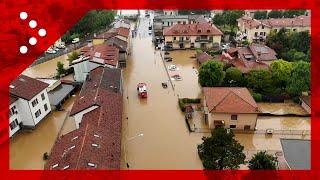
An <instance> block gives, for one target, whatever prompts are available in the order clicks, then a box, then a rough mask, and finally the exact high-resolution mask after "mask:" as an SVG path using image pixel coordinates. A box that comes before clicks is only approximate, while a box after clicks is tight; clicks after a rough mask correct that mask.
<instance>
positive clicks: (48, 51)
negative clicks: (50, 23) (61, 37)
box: [46, 48, 57, 54]
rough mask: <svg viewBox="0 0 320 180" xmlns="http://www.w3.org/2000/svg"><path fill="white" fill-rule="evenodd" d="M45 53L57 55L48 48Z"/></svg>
mask: <svg viewBox="0 0 320 180" xmlns="http://www.w3.org/2000/svg"><path fill="white" fill-rule="evenodd" d="M46 53H48V54H55V53H57V51H55V50H53V49H51V48H49V49H48V50H47V51H46Z"/></svg>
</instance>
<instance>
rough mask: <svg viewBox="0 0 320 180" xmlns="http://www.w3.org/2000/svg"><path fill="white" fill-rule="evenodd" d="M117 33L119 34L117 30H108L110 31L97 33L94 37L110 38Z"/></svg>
mask: <svg viewBox="0 0 320 180" xmlns="http://www.w3.org/2000/svg"><path fill="white" fill-rule="evenodd" d="M116 35H117V33H116V32H109V31H108V32H103V33H101V34H99V35H97V36H96V37H94V39H109V38H111V37H114V36H116Z"/></svg>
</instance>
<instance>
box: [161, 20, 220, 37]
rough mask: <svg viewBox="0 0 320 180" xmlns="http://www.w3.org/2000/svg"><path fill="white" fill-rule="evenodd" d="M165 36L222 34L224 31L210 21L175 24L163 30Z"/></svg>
mask: <svg viewBox="0 0 320 180" xmlns="http://www.w3.org/2000/svg"><path fill="white" fill-rule="evenodd" d="M163 35H165V36H179V35H180V36H200V35H212V36H221V35H222V32H221V31H220V30H219V29H218V28H217V27H216V26H215V25H211V24H210V23H194V24H175V25H173V26H170V27H167V28H165V29H164V30H163Z"/></svg>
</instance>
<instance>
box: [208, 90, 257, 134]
mask: <svg viewBox="0 0 320 180" xmlns="http://www.w3.org/2000/svg"><path fill="white" fill-rule="evenodd" d="M202 90H203V94H204V98H203V106H204V113H205V114H204V115H205V123H206V124H207V125H208V127H209V128H211V129H214V128H217V127H224V128H230V129H237V130H254V129H255V127H256V123H257V117H258V112H259V111H258V106H257V104H256V102H255V101H254V99H253V98H252V96H251V94H250V92H249V91H248V89H247V88H240V87H204V88H203V89H202Z"/></svg>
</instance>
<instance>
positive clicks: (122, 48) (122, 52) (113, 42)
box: [105, 37, 129, 68]
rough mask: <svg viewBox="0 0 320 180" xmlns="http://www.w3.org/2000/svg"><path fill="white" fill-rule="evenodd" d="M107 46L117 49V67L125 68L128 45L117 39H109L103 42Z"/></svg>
mask: <svg viewBox="0 0 320 180" xmlns="http://www.w3.org/2000/svg"><path fill="white" fill-rule="evenodd" d="M105 43H106V44H108V45H109V46H114V47H116V48H118V49H119V67H120V68H122V67H126V65H127V62H126V60H127V56H128V51H129V50H128V43H127V41H124V40H122V39H120V38H118V37H111V38H109V39H107V40H106V41H105Z"/></svg>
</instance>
